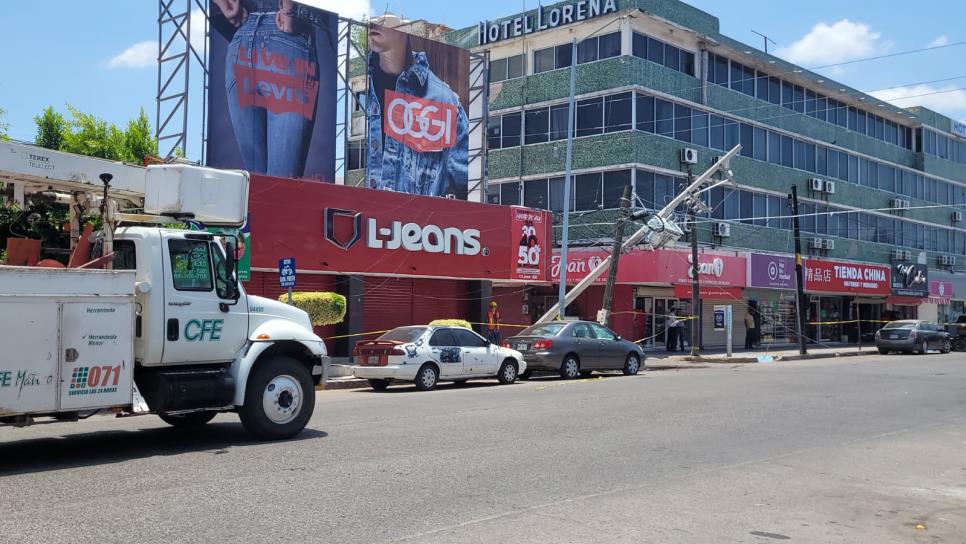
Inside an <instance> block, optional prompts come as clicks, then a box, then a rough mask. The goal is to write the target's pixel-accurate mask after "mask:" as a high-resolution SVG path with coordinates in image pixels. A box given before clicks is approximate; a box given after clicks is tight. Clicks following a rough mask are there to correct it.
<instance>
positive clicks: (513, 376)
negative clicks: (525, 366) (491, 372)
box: [496, 361, 517, 385]
mask: <svg viewBox="0 0 966 544" xmlns="http://www.w3.org/2000/svg"><path fill="white" fill-rule="evenodd" d="M496 379H498V380H500V384H501V385H510V384H511V383H513V382H515V381H517V364H516V363H515V362H513V361H503V364H502V365H500V371H499V372H498V373H497V374H496Z"/></svg>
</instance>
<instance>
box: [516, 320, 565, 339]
mask: <svg viewBox="0 0 966 544" xmlns="http://www.w3.org/2000/svg"><path fill="white" fill-rule="evenodd" d="M566 326H567V324H566V323H544V324H542V325H534V326H532V327H530V328H528V329H526V330H524V331H523V332H521V333H520V336H557V334H559V333H560V331H562V330H563V329H564V327H566Z"/></svg>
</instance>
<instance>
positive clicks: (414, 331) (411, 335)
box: [376, 327, 426, 343]
mask: <svg viewBox="0 0 966 544" xmlns="http://www.w3.org/2000/svg"><path fill="white" fill-rule="evenodd" d="M425 332H426V327H399V328H397V329H393V330H391V331H389V332H387V333H385V334H383V335H382V336H380V337H379V338H377V339H376V340H388V341H391V342H403V343H406V342H415V341H416V339H417V338H419V337H420V336H422V335H423V333H425Z"/></svg>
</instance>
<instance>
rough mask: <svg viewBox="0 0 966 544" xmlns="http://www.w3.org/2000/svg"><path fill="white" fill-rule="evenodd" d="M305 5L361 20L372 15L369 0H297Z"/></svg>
mask: <svg viewBox="0 0 966 544" xmlns="http://www.w3.org/2000/svg"><path fill="white" fill-rule="evenodd" d="M298 1H299V2H300V3H302V4H305V5H307V6H313V7H317V8H320V9H324V10H326V11H331V12H332V13H338V14H339V15H341V16H343V17H348V18H350V19H355V20H356V21H361V20H363V19H364V18H365V17H366V16H369V15H372V9H371V8H370V7H369V0H298Z"/></svg>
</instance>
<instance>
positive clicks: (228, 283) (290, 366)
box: [0, 144, 329, 439]
mask: <svg viewBox="0 0 966 544" xmlns="http://www.w3.org/2000/svg"><path fill="white" fill-rule="evenodd" d="M17 145H19V144H17ZM21 147H26V146H21ZM29 150H30V151H31V153H35V154H36V153H43V154H48V155H50V156H49V157H48V159H49V161H50V163H51V164H56V165H57V166H58V168H57V169H55V170H54V171H56V172H61V171H63V174H61V175H62V176H63V178H64V179H59V178H51V177H43V178H40V177H38V176H36V175H35V174H34V173H33V172H32V171H31V170H30V168H31V166H30V164H20V163H19V162H17V161H13V162H11V161H7V162H10V164H7V163H6V162H4V160H7V159H9V157H8V156H7V155H4V156H3V157H4V160H0V172H7V173H13V174H14V176H15V178H16V179H20V180H24V183H25V185H24V191H25V192H26V191H27V190H29V189H31V186H33V187H34V188H35V190H38V191H40V190H43V191H48V192H54V193H55V194H57V195H64V196H65V198H66V197H68V196H69V197H70V198H72V200H71V202H72V205H71V209H72V210H73V209H74V207H75V206H76V205H77V204H78V201H77V200H76V196H77V194H79V193H83V194H86V195H87V196H86V197H85V199H84V200H85V201H86V202H94V201H95V199H96V198H101V200H102V204H101V205H100V208H101V210H102V222H103V224H104V227H103V228H102V229H101V232H100V233H99V236H100V238H99V241H100V243H101V245H102V247H103V251H102V252H101V253H102V255H100V256H96V257H95V254H94V253H93V252H91V255H90V257H91V259H93V260H92V261H90V262H88V263H87V264H85V265H84V266H81V267H80V268H74V269H70V268H69V269H66V270H59V271H57V270H49V269H48V270H49V271H47V272H43V273H39V272H40V270H38V269H35V268H19V267H0V314H5V317H6V318H7V320H6V321H5V325H6V326H7V330H5V331H4V335H0V338H7V339H8V341H10V342H13V343H15V342H16V339H18V338H24V336H25V334H26V333H27V331H34V330H36V332H37V334H36V335H35V336H37V338H38V340H37V341H36V342H32V343H31V344H30V345H29V346H26V345H25V346H24V348H23V349H22V350H21V351H22V352H23V353H21V354H19V355H21V356H18V354H17V350H14V352H13V353H12V354H11V355H12V358H11V359H10V360H9V361H4V360H0V363H4V364H8V366H9V365H14V366H17V367H18V373H13V374H11V375H13V376H14V377H16V376H23V377H24V378H23V380H21V381H23V382H24V383H25V384H28V383H29V384H30V386H31V387H37V388H38V394H37V395H35V397H36V398H39V399H41V400H43V402H40V401H38V402H36V403H33V404H31V403H29V402H27V401H25V400H24V399H25V398H26V397H23V396H21V395H19V394H14V393H16V391H13V389H11V388H3V389H2V390H0V424H4V423H7V424H14V425H26V424H29V423H30V422H32V421H33V419H34V418H36V417H55V418H57V419H60V420H64V419H68V420H69V419H76V418H77V416H79V415H80V413H81V412H83V413H85V414H86V413H93V412H96V411H98V410H111V411H114V412H116V413H121V414H123V413H130V414H136V413H155V414H157V415H159V416H160V417H161V419H163V420H164V421H165V422H167V423H169V424H171V425H175V426H179V427H191V426H198V425H202V424H205V423H207V422H208V421H210V420H211V419H212V418H213V417H214V416H215V415H216V414H217V413H219V412H230V411H233V412H237V413H238V414H239V416H240V418H241V420H242V423H243V424H244V426H245V428H246V430H248V431H249V432H250V433H251V434H253V435H254V436H255V437H257V438H260V439H280V438H287V437H290V436H293V435H295V434H296V433H298V432H300V431H301V430H302V429H303V428H304V427H305V425H306V424H307V423H308V420H309V419H310V418H311V416H312V412H313V410H314V407H315V386H316V385H319V384H321V383H324V381H325V379H326V375H327V369H328V364H329V357H328V354H327V352H326V347H325V343H324V342H323V341H322V339H321V338H319V337H318V336H317V335H316V334H315V333H314V332H313V329H312V323H311V320H310V319H309V316H308V314H306V313H305V312H304V311H302V310H299V309H297V308H295V307H292V306H289V305H286V304H283V303H281V302H278V301H274V300H269V299H265V298H261V297H257V296H250V295H248V294H247V293H245V290H244V287H243V286H242V285H241V284H240V282H239V281H238V279H237V273H236V250H235V248H236V245H237V239H236V238H235V236H234V235H232V234H230V232H231V231H232V229H234V228H238V227H240V226H241V225H242V224H243V223H244V221H245V220H246V216H247V207H248V174H247V173H246V172H238V171H225V170H216V169H210V168H204V167H198V166H191V165H180V164H173V165H158V166H149V167H147V168H134V167H130V166H128V165H122V164H120V163H118V164H115V163H109V162H107V161H100V160H94V159H89V158H86V157H77V156H73V155H69V154H65V153H61V152H48V151H46V150H43V151H36V152H34V151H33V148H29ZM20 155H24V153H20V154H19V155H17V156H20ZM11 156H12V155H11ZM98 170H100V171H101V172H102V173H101V174H99V175H95V173H96V172H97V171H98ZM105 170H107V172H104V171H105ZM110 170H116V171H117V172H118V173H121V174H123V176H124V177H123V178H122V179H121V180H114V178H113V177H112V175H111V174H110ZM138 176H141V177H142V179H140V180H139V179H137V178H138ZM96 177H100V179H101V180H102V181H103V190H102V192H101V193H100V195H98V194H96V193H95V192H94V191H92V190H91V185H92V181H91V180H92V179H95V178H96ZM112 181H113V183H114V184H113V185H112ZM113 186H119V187H121V188H122V190H121V191H120V192H119V193H114V192H112V190H111V188H112V187H113ZM67 190H73V191H75V192H74V193H73V195H71V194H68V193H66V192H65V191H67ZM58 191H60V192H58ZM115 194H119V195H120V197H119V198H115V197H114V195H115ZM139 195H143V196H141V197H140V198H139ZM121 199H123V201H124V202H126V203H128V204H129V205H130V204H133V206H129V207H131V208H134V209H136V210H143V213H138V214H133V213H122V212H120V211H119V208H120V205H119V201H120V200H121ZM72 213H73V211H72ZM189 219H190V220H191V221H190V222H189V221H187V220H189ZM182 222H184V225H185V226H187V225H189V224H191V225H193V226H197V225H201V230H198V229H195V230H188V228H169V227H170V226H171V224H179V223H182ZM73 226H74V225H73V224H72V227H73ZM206 227H215V229H213V230H217V231H219V232H221V233H219V234H216V233H214V232H209V231H208V230H205V229H206ZM226 233H227V234H226ZM85 241H87V240H85ZM91 245H92V244H88V247H90V246H91ZM88 251H89V249H88ZM83 258H84V259H86V258H87V257H83ZM72 259H73V256H72ZM80 262H81V263H84V262H85V261H84V260H81V261H80ZM103 263H109V265H108V266H107V268H109V269H110V268H113V271H112V270H106V271H99V270H91V269H86V270H85V268H86V267H87V266H88V265H98V266H99V265H101V264H103ZM40 300H42V301H44V304H45V306H44V311H45V312H47V313H46V314H44V315H47V316H48V317H46V318H44V319H40V318H37V319H36V320H34V321H30V320H29V319H30V318H27V319H19V320H18V319H17V317H16V314H17V312H24V311H26V310H27V309H29V308H31V306H30V305H31V304H34V306H36V307H37V308H39V306H37V303H34V302H31V301H40ZM108 300H110V301H111V302H110V303H111V304H114V306H111V307H110V308H107V307H104V305H105V304H106V303H107V301H108ZM99 301H100V302H99ZM102 307H103V308H102ZM38 311H39V310H38ZM100 312H104V313H100ZM74 314H77V315H74ZM88 314H89V315H88ZM108 314H109V315H108ZM85 316H86V317H85ZM95 316H96V318H95ZM131 319H133V323H131ZM94 329H96V334H97V338H96V339H94V338H93V337H90V334H92V333H91V332H89V331H90V330H94ZM102 329H104V330H102ZM105 330H106V332H105ZM18 331H19V332H18ZM75 333H76V334H75ZM75 336H76V338H75ZM95 340H96V341H95ZM31 354H33V355H37V356H36V357H34V358H33V359H31V358H30V357H28V356H29V355H31ZM44 354H47V355H46V356H44ZM55 354H56V356H53V355H55ZM28 359H29V360H30V361H33V362H28ZM102 359H103V360H102ZM108 360H110V361H108ZM108 362H110V365H108V364H107V363H108ZM132 363H133V364H132ZM0 366H3V365H2V364H0ZM20 367H23V368H20ZM7 374H10V372H7ZM5 375H6V374H5ZM32 376H39V378H33V377H32ZM58 376H60V378H59V379H58ZM27 378H30V379H29V380H28V379H27ZM108 378H109V379H110V380H111V387H96V386H98V385H103V384H102V382H104V381H105V380H107V379H108ZM95 382H96V383H95ZM24 387H27V385H25V386H24ZM11 391H13V392H11ZM80 392H82V393H84V394H83V395H80V394H79V393H80ZM8 397H9V398H8ZM75 399H76V400H75Z"/></svg>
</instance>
